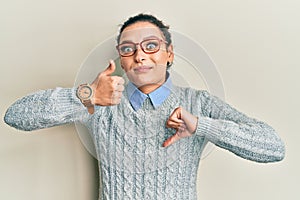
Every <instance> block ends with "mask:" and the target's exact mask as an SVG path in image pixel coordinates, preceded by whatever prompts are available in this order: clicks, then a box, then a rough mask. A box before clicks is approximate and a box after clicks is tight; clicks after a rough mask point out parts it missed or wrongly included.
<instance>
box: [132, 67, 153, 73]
mask: <svg viewBox="0 0 300 200" xmlns="http://www.w3.org/2000/svg"><path fill="white" fill-rule="evenodd" d="M152 68H153V67H150V66H138V67H135V68H133V71H134V72H136V73H146V72H148V71H150V70H151V69H152Z"/></svg>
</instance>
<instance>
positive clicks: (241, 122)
mask: <svg viewBox="0 0 300 200" xmlns="http://www.w3.org/2000/svg"><path fill="white" fill-rule="evenodd" d="M200 95H201V97H200V99H201V100H202V101H201V110H202V113H203V115H202V116H200V117H199V118H198V126H197V130H196V134H197V135H200V136H205V137H206V138H207V139H208V140H209V141H210V142H212V143H214V144H215V145H217V146H219V147H221V148H224V149H226V150H229V151H231V152H233V153H234V154H236V155H238V156H241V157H243V158H245V159H248V160H253V161H256V162H275V161H280V160H282V159H283V158H284V155H285V147H284V143H283V141H282V140H281V138H280V137H279V136H278V135H277V134H276V132H275V130H274V129H273V128H272V127H270V126H269V125H267V124H266V123H264V122H262V121H259V120H256V119H254V118H250V117H248V116H246V115H245V114H243V113H241V112H239V111H237V110H236V109H235V108H233V107H231V106H230V105H229V104H227V103H225V102H223V101H222V100H220V99H219V98H217V97H215V96H211V95H210V94H209V93H208V92H206V91H204V92H202V93H201V94H200Z"/></svg>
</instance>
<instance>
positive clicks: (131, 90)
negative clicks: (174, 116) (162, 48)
mask: <svg viewBox="0 0 300 200" xmlns="http://www.w3.org/2000/svg"><path fill="white" fill-rule="evenodd" d="M172 87H173V83H172V81H171V78H170V76H169V74H168V73H167V80H166V82H165V83H164V84H163V85H161V86H160V87H159V88H157V89H156V90H154V91H153V92H151V93H149V94H144V93H143V92H141V91H140V90H139V89H138V88H137V87H136V86H135V85H134V84H133V83H132V82H129V83H128V85H127V87H126V92H127V95H128V98H129V102H130V104H131V106H132V107H133V109H134V110H135V111H137V110H138V109H140V108H141V106H142V105H143V103H144V101H145V99H146V98H147V97H149V98H150V100H151V103H152V105H153V106H154V108H157V107H159V106H160V105H161V104H162V103H163V102H164V101H165V100H166V99H167V98H168V96H169V95H170V94H171V90H172Z"/></svg>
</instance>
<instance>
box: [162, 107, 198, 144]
mask: <svg viewBox="0 0 300 200" xmlns="http://www.w3.org/2000/svg"><path fill="white" fill-rule="evenodd" d="M197 122H198V118H197V117H196V116H194V115H192V114H191V113H189V112H188V111H186V110H185V109H183V108H182V107H178V108H176V109H175V110H174V111H173V113H172V114H171V115H170V117H169V119H168V120H167V122H166V126H167V127H168V128H174V129H176V133H175V134H174V135H172V136H171V137H169V138H168V139H167V140H166V141H165V142H164V143H163V147H167V146H169V145H171V144H173V143H175V142H176V141H178V140H180V139H181V138H185V137H189V136H192V135H193V133H194V132H195V131H196V128H197Z"/></svg>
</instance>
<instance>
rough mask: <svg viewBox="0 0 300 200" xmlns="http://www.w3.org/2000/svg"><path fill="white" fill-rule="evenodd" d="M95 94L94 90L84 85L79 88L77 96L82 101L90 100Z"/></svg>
mask: <svg viewBox="0 0 300 200" xmlns="http://www.w3.org/2000/svg"><path fill="white" fill-rule="evenodd" d="M92 94H93V91H92V88H91V87H89V86H87V85H84V86H82V87H79V88H78V91H77V95H78V97H79V98H80V99H89V98H90V97H91V96H92Z"/></svg>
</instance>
